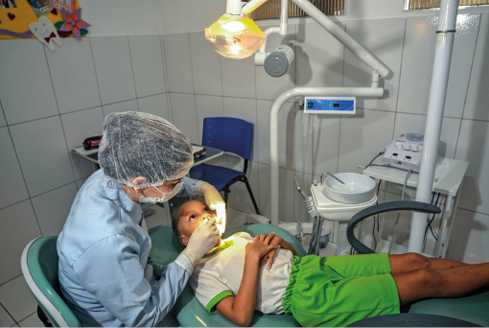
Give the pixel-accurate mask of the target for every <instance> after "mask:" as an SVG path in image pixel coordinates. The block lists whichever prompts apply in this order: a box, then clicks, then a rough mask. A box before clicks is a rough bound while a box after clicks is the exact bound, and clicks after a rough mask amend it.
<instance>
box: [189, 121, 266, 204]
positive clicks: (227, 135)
mask: <svg viewBox="0 0 489 328" xmlns="http://www.w3.org/2000/svg"><path fill="white" fill-rule="evenodd" d="M252 142H253V124H252V123H250V122H247V121H245V120H242V119H239V118H233V117H208V118H204V128H203V131H202V145H203V146H204V147H211V148H217V149H220V150H223V151H227V152H231V153H234V154H236V155H238V156H240V157H242V158H243V159H244V167H243V171H236V170H233V169H228V168H227V167H222V166H216V165H210V164H200V165H196V166H194V167H193V168H192V169H191V170H190V177H191V178H193V179H197V180H203V181H206V182H208V183H210V184H211V185H213V186H214V187H216V189H217V190H218V191H223V190H224V202H225V203H226V204H227V202H228V194H229V193H230V190H229V188H230V186H231V185H232V184H234V183H235V182H238V181H241V182H244V183H245V185H246V189H247V190H248V194H249V195H250V198H251V201H252V203H253V207H254V208H255V211H256V213H257V214H260V211H259V210H258V205H257V204H256V201H255V197H254V196H253V192H252V191H251V187H250V184H249V182H248V179H247V178H246V171H247V170H248V160H249V159H250V155H251V144H252Z"/></svg>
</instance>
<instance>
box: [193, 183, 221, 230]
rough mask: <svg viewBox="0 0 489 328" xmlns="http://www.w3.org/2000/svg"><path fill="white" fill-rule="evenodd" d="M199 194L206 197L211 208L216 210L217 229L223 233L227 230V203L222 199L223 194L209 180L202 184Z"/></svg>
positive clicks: (206, 201)
mask: <svg viewBox="0 0 489 328" xmlns="http://www.w3.org/2000/svg"><path fill="white" fill-rule="evenodd" d="M198 194H199V196H203V197H204V199H205V203H206V204H207V206H209V208H210V209H211V210H213V211H216V215H217V219H216V221H217V229H218V230H219V233H220V234H221V235H222V234H223V233H224V231H225V230H226V204H225V203H224V201H223V200H222V197H221V194H220V193H219V191H217V189H216V188H214V186H213V185H211V184H209V183H207V182H204V183H203V184H201V185H200V188H199V193H198Z"/></svg>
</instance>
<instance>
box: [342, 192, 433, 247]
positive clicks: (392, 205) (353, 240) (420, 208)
mask: <svg viewBox="0 0 489 328" xmlns="http://www.w3.org/2000/svg"><path fill="white" fill-rule="evenodd" d="M391 211H415V212H423V213H432V214H438V213H440V212H441V210H440V208H439V207H438V206H435V205H432V204H427V203H423V202H418V201H396V202H386V203H382V204H377V205H374V206H371V207H368V208H366V209H364V210H361V211H360V212H358V213H357V214H355V215H354V216H353V217H352V218H351V219H350V221H349V222H348V227H347V228H346V237H347V238H348V242H350V244H351V245H352V246H353V248H355V249H356V250H357V251H358V252H359V253H361V254H371V253H375V251H374V250H373V249H371V248H369V247H367V246H365V244H363V243H362V242H360V241H359V240H358V239H357V237H355V233H354V230H355V227H356V225H357V224H358V223H360V221H362V220H365V219H366V218H368V217H371V216H373V215H376V214H380V213H384V212H391Z"/></svg>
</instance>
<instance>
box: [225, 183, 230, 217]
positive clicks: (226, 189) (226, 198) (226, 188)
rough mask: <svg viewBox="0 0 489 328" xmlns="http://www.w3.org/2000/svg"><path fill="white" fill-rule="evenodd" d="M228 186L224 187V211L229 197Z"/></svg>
mask: <svg viewBox="0 0 489 328" xmlns="http://www.w3.org/2000/svg"><path fill="white" fill-rule="evenodd" d="M229 192H230V190H229V185H226V187H224V204H225V205H226V211H227V209H228V195H229Z"/></svg>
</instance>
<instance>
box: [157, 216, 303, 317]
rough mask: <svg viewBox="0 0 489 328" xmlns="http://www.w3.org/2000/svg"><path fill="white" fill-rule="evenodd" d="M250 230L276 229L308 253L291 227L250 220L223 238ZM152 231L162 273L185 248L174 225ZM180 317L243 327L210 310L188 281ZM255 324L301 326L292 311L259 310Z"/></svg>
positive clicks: (177, 311) (180, 303) (178, 308)
mask: <svg viewBox="0 0 489 328" xmlns="http://www.w3.org/2000/svg"><path fill="white" fill-rule="evenodd" d="M241 231H242V232H247V233H249V234H250V235H252V236H255V235H259V234H262V233H267V234H270V233H271V232H275V234H277V235H279V236H280V237H282V239H284V240H285V241H286V242H288V243H289V244H291V245H292V246H293V247H294V248H295V249H296V250H297V253H298V256H304V255H307V253H306V251H305V250H304V249H303V248H302V246H301V245H300V244H299V242H298V241H297V239H295V238H294V237H293V236H292V235H291V234H290V233H289V232H288V231H286V230H284V229H282V228H280V227H277V226H272V225H269V224H250V225H246V226H242V227H237V228H234V229H231V230H228V231H226V232H225V233H224V234H223V238H227V237H229V236H231V235H233V234H235V233H236V232H241ZM149 234H150V236H151V240H152V242H153V247H152V249H151V253H150V256H151V258H152V260H153V267H154V271H155V274H157V275H160V274H161V272H163V270H164V268H165V267H166V265H167V264H168V263H170V262H173V261H174V260H175V259H176V257H177V256H178V255H179V254H180V252H181V251H182V250H183V249H184V247H183V245H182V244H180V242H179V241H178V239H177V237H176V236H175V235H174V234H173V230H172V228H171V226H164V225H162V226H156V227H153V228H151V229H149ZM174 312H175V314H176V316H177V319H178V321H179V323H180V325H182V326H183V327H207V326H208V327H239V326H238V325H236V324H234V323H233V322H231V321H229V320H228V319H226V318H225V317H223V316H222V315H221V314H219V313H217V314H210V313H209V312H208V311H207V310H206V309H205V308H204V307H203V306H202V304H200V302H199V301H198V300H197V298H196V297H195V295H194V293H193V292H192V290H191V288H190V286H189V285H188V284H187V286H186V287H185V289H184V290H183V292H182V294H181V295H180V297H179V298H178V301H177V304H176V305H175V307H174ZM250 326H251V327H267V326H271V327H300V325H299V324H298V323H297V321H295V319H294V318H293V317H292V316H291V315H287V314H281V315H274V314H263V313H260V312H257V311H255V314H254V315H253V320H252V322H251V325H250Z"/></svg>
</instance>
